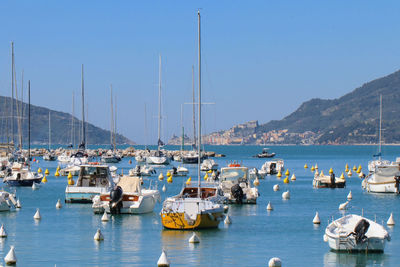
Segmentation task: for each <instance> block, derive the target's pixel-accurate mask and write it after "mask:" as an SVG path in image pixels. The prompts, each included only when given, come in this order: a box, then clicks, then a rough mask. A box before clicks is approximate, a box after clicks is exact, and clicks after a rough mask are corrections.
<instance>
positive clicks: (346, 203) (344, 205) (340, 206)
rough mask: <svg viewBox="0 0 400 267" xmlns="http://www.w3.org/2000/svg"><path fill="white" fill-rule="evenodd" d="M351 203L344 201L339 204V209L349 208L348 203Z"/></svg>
mask: <svg viewBox="0 0 400 267" xmlns="http://www.w3.org/2000/svg"><path fill="white" fill-rule="evenodd" d="M348 204H349V201H346V202H345V203H342V204H340V205H339V210H345V209H347V205H348Z"/></svg>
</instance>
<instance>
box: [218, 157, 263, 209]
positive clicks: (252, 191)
mask: <svg viewBox="0 0 400 267" xmlns="http://www.w3.org/2000/svg"><path fill="white" fill-rule="evenodd" d="M219 183H220V186H221V188H222V191H223V192H224V195H225V196H226V197H227V198H228V199H229V202H230V203H237V204H256V203H257V198H258V196H259V194H258V189H257V188H255V187H251V181H250V178H249V170H248V168H247V167H242V166H241V165H240V164H230V165H229V166H228V167H224V168H221V174H220V175H219Z"/></svg>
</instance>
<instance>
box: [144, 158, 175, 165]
mask: <svg viewBox="0 0 400 267" xmlns="http://www.w3.org/2000/svg"><path fill="white" fill-rule="evenodd" d="M146 163H147V164H153V165H168V164H169V159H168V158H167V157H166V156H161V157H157V156H149V157H147V158H146Z"/></svg>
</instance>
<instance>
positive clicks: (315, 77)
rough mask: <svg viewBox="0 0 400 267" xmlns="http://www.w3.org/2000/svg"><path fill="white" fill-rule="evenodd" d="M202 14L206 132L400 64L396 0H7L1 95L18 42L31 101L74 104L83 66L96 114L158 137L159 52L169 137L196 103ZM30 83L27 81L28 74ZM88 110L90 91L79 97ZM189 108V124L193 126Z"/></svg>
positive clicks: (346, 87)
mask: <svg viewBox="0 0 400 267" xmlns="http://www.w3.org/2000/svg"><path fill="white" fill-rule="evenodd" d="M198 8H201V12H202V38H203V39H202V41H203V42H202V45H203V47H202V48H203V49H202V52H203V79H202V81H203V101H207V102H215V103H216V105H215V106H206V107H205V108H204V119H205V122H204V123H203V127H204V128H205V131H207V132H210V131H214V130H220V129H227V128H230V127H231V126H233V125H234V124H237V123H242V122H246V121H249V120H259V122H260V123H264V122H267V121H269V120H271V119H281V118H283V117H284V116H286V115H288V114H290V113H291V112H293V111H294V110H295V109H296V108H297V107H298V106H299V105H300V104H301V103H302V102H303V101H306V100H309V99H310V98H314V97H319V98H337V97H340V96H342V95H343V94H345V93H348V92H350V91H351V90H353V89H354V88H356V87H358V86H361V85H362V84H363V83H364V82H367V81H370V80H372V79H375V78H378V77H381V76H384V75H387V74H389V73H392V72H394V71H396V70H398V69H399V65H400V16H399V14H400V2H398V1H365V0H363V1H232V0H229V1H40V0H38V1H30V0H26V1H5V0H3V1H0V12H1V13H0V14H1V15H0V25H2V26H1V29H2V30H1V34H0V94H2V95H10V90H11V89H10V87H11V86H10V83H11V81H10V80H11V79H10V77H11V75H10V57H11V56H10V42H11V41H12V40H13V41H14V42H15V57H16V69H17V74H18V79H19V80H20V76H21V75H20V73H21V71H22V69H24V72H25V80H28V79H30V80H31V83H32V103H33V104H35V105H41V106H45V107H49V108H51V109H56V110H60V111H65V112H71V102H72V100H71V98H72V92H73V91H74V92H75V94H76V95H78V94H79V93H80V67H81V64H82V63H83V64H85V85H86V98H87V102H88V109H89V121H90V122H92V123H94V124H95V125H97V126H100V127H102V128H106V129H108V128H109V112H110V111H109V110H110V107H109V85H110V84H111V83H112V84H113V87H114V89H115V93H116V96H117V105H118V111H117V113H118V126H117V127H118V130H119V132H121V133H122V134H124V135H125V136H127V137H128V138H130V139H132V140H134V141H136V142H139V143H143V142H144V141H145V138H144V130H143V128H144V115H143V113H144V112H143V111H144V103H146V104H147V107H148V123H149V129H148V130H149V138H148V142H149V143H156V136H157V129H156V125H157V123H156V119H155V115H156V114H157V90H158V89H157V83H158V55H159V54H160V53H161V54H162V57H163V67H162V70H163V74H162V75H163V81H162V84H163V95H164V98H163V103H164V110H163V113H164V115H165V120H164V121H163V125H164V130H163V136H164V138H163V139H164V140H167V139H168V138H169V137H170V136H171V135H172V134H173V133H176V134H179V133H180V106H181V104H182V103H184V102H190V101H191V91H192V89H191V66H192V65H193V64H195V66H196V69H197V57H196V51H197V37H196V36H197V32H196V31H197V28H196V27H197V17H196V11H197V9H198ZM18 83H19V84H20V81H18ZM76 103H77V104H76V115H77V116H79V117H80V112H79V111H80V104H79V105H78V103H80V99H79V98H78V97H77V98H76ZM191 117H192V114H191V113H190V108H189V107H188V106H186V109H185V114H184V124H185V127H186V129H187V132H188V133H189V134H190V135H191V133H192V130H191Z"/></svg>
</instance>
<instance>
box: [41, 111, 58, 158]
mask: <svg viewBox="0 0 400 267" xmlns="http://www.w3.org/2000/svg"><path fill="white" fill-rule="evenodd" d="M43 159H44V160H47V161H55V160H56V159H57V157H56V155H55V154H54V153H52V152H51V117H50V111H49V151H48V152H47V153H46V154H44V155H43Z"/></svg>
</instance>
